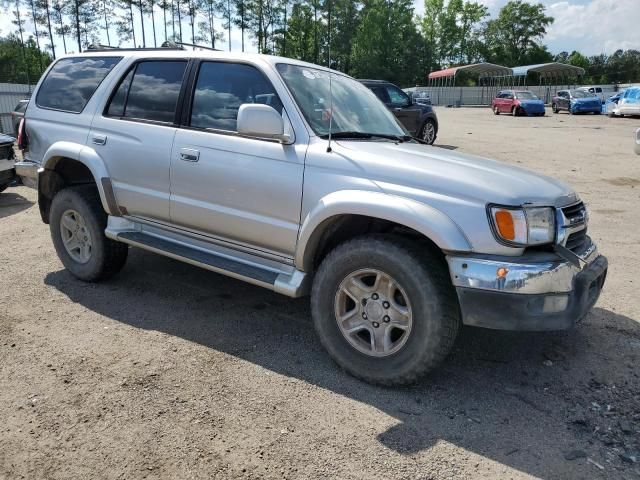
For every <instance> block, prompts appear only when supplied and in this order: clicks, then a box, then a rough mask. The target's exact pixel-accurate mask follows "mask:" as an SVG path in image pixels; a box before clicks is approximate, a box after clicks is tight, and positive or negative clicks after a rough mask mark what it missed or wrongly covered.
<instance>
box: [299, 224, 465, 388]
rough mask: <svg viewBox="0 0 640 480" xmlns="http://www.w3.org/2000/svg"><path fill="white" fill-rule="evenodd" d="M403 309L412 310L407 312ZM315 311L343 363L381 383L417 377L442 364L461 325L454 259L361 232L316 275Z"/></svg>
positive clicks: (323, 337)
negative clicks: (452, 269) (450, 267)
mask: <svg viewBox="0 0 640 480" xmlns="http://www.w3.org/2000/svg"><path fill="white" fill-rule="evenodd" d="M385 278H387V280H384V279H385ZM365 281H366V282H365ZM354 286H355V287H354ZM358 287H359V288H358ZM347 288H350V289H352V290H353V292H355V293H353V292H351V293H347V291H346V289H347ZM389 292H391V293H389ZM356 297H362V298H356ZM389 299H393V300H390V301H387V300H389ZM403 302H404V306H403ZM403 309H404V310H403ZM343 310H345V313H344V314H343V313H342V311H343ZM401 310H402V311H404V312H405V313H403V315H407V312H408V316H401V317H399V316H398V313H397V312H399V311H401ZM311 312H312V316H313V321H314V325H315V328H316V332H317V333H318V336H319V337H320V341H321V343H322V345H323V346H324V347H325V348H326V349H327V351H328V352H329V355H331V357H332V358H333V359H334V360H335V361H336V363H337V364H338V365H339V366H340V367H342V368H343V369H344V370H346V371H347V372H348V373H350V374H351V375H353V376H355V377H357V378H360V379H362V380H364V381H366V382H370V383H375V384H380V385H403V384H408V383H413V382H415V381H416V380H417V379H418V378H420V377H421V376H423V375H424V374H426V373H427V372H429V371H430V370H432V369H433V368H435V367H436V366H437V365H438V364H439V363H440V362H441V361H442V360H443V359H444V358H445V356H446V355H447V354H448V353H449V351H450V349H451V347H452V346H453V343H454V341H455V338H456V335H457V332H458V327H459V324H460V314H459V307H458V301H457V297H456V293H455V290H454V288H453V287H452V285H451V279H450V277H449V272H448V269H447V267H446V264H445V263H444V262H443V261H442V259H441V258H438V256H437V255H436V254H434V253H431V252H430V251H428V249H425V248H424V245H418V244H416V243H414V242H412V241H409V240H407V239H405V238H403V237H396V236H390V235H367V236H363V237H359V238H356V239H353V240H350V241H348V242H345V243H343V244H340V245H339V246H338V247H336V248H335V249H334V250H333V251H331V252H330V253H329V255H327V257H326V258H325V259H324V260H323V262H322V264H321V265H320V268H319V269H318V271H317V273H316V275H315V278H314V281H313V287H312V292H311ZM339 315H340V316H342V317H343V318H344V320H343V321H342V322H339V321H338V316H339ZM389 316H390V317H391V319H390V318H389ZM381 318H382V320H380V319H381ZM399 318H400V320H398V319H399ZM403 319H407V323H406V324H402V323H401V322H402V321H404V320H403ZM385 322H386V323H385ZM396 325H402V326H401V327H399V326H398V327H396ZM407 325H408V327H407ZM405 336H406V337H405ZM380 338H383V339H382V340H380ZM380 345H382V347H383V348H382V349H380V348H378V347H379V346H380ZM387 347H388V349H387Z"/></svg>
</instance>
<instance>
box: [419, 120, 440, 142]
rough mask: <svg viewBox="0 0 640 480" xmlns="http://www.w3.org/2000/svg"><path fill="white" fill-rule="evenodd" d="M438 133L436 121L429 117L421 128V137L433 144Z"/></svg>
mask: <svg viewBox="0 0 640 480" xmlns="http://www.w3.org/2000/svg"><path fill="white" fill-rule="evenodd" d="M437 135H438V132H437V131H436V123H435V122H434V121H433V120H431V119H427V120H426V121H425V122H424V125H422V128H421V129H420V138H422V140H423V141H424V142H426V143H428V144H429V145H433V142H435V141H436V136H437Z"/></svg>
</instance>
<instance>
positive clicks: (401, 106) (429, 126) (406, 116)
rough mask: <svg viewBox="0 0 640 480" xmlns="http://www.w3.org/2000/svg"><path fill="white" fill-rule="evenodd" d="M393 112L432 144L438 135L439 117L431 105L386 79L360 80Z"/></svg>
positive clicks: (421, 137) (418, 135)
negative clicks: (425, 103)
mask: <svg viewBox="0 0 640 480" xmlns="http://www.w3.org/2000/svg"><path fill="white" fill-rule="evenodd" d="M360 82H362V83H363V84H364V85H365V86H366V87H367V88H369V89H370V90H371V91H372V92H373V93H375V94H376V96H377V97H378V98H379V99H380V100H382V103H384V104H385V105H386V106H387V108H388V109H389V110H391V111H392V112H393V114H394V115H395V116H396V118H397V119H398V120H400V122H401V123H402V124H403V125H404V127H405V128H406V129H407V130H408V131H409V133H411V135H413V136H414V137H418V138H420V139H421V140H424V141H425V142H427V143H428V144H429V145H432V144H433V142H435V140H436V136H437V135H438V118H437V117H436V113H435V112H434V111H433V107H431V105H424V104H422V103H416V102H414V101H413V100H411V98H409V95H407V94H406V93H405V92H403V91H402V90H401V89H400V88H399V87H397V86H395V85H394V84H393V83H389V82H385V81H384V80H360Z"/></svg>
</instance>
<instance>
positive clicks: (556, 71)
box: [512, 62, 585, 103]
mask: <svg viewBox="0 0 640 480" xmlns="http://www.w3.org/2000/svg"><path fill="white" fill-rule="evenodd" d="M512 70H513V77H514V82H513V84H514V86H515V85H516V84H517V86H521V85H522V86H523V87H524V88H527V86H528V79H529V78H530V74H535V75H537V76H538V87H539V88H540V90H542V88H543V87H545V88H544V101H545V102H546V103H549V102H550V100H551V94H552V92H551V90H552V88H551V87H552V86H555V87H556V89H557V87H558V86H562V87H564V86H565V85H566V87H567V88H571V83H570V80H572V79H575V80H576V82H574V84H577V83H580V82H579V78H580V77H582V76H583V75H584V74H585V71H584V68H582V67H576V66H574V65H568V64H566V63H559V62H551V63H540V64H537V65H525V66H521V67H513V69H512ZM516 79H517V82H516Z"/></svg>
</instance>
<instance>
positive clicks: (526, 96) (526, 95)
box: [516, 92, 538, 100]
mask: <svg viewBox="0 0 640 480" xmlns="http://www.w3.org/2000/svg"><path fill="white" fill-rule="evenodd" d="M516 98H517V99H519V100H538V97H536V96H535V95H534V94H533V93H532V92H516Z"/></svg>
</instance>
